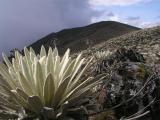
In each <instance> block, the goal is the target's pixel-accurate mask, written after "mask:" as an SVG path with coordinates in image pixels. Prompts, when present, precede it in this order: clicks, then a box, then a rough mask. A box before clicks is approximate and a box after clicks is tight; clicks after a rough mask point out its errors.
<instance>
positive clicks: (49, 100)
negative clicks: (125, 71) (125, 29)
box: [0, 46, 102, 120]
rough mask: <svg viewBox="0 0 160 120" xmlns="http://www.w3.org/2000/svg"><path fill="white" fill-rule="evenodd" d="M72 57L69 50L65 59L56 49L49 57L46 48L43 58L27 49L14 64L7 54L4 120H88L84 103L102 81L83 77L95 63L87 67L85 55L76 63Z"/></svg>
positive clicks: (1, 102)
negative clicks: (86, 119)
mask: <svg viewBox="0 0 160 120" xmlns="http://www.w3.org/2000/svg"><path fill="white" fill-rule="evenodd" d="M69 53H70V50H69V49H68V50H67V51H66V52H65V54H64V56H63V57H62V58H61V57H60V56H59V54H58V51H57V49H56V48H55V49H54V50H53V51H52V49H51V48H49V51H48V54H47V52H46V50H45V48H44V47H43V46H42V47H41V51H40V54H39V55H36V54H35V52H34V51H33V49H32V48H31V49H30V50H28V49H27V48H24V56H22V55H21V54H20V53H19V52H18V51H16V52H15V58H13V59H12V62H10V61H9V60H8V58H7V56H6V55H4V54H3V58H4V61H5V64H4V63H1V64H0V74H1V75H2V76H3V79H0V88H1V92H0V106H1V108H2V110H1V111H0V118H1V119H13V118H19V119H29V120H30V119H36V118H38V119H41V120H49V119H52V120H56V119H65V120H67V119H69V120H74V117H73V116H72V115H77V117H78V115H81V116H80V117H81V118H82V119H83V120H85V118H84V116H85V115H86V114H87V107H86V106H87V104H86V105H83V104H82V103H83V102H82V101H83V100H85V99H84V97H85V96H86V95H87V94H88V93H89V91H90V89H91V88H92V87H94V86H95V85H97V84H98V83H99V82H100V81H101V79H102V78H101V79H99V80H97V78H93V77H87V78H86V77H83V76H84V73H85V71H86V69H87V68H88V67H89V64H90V62H91V60H92V59H90V60H89V61H88V62H87V63H85V65H84V61H85V59H84V58H81V54H79V55H78V56H77V58H75V59H72V58H71V57H69ZM82 65H83V66H84V67H82ZM80 101H81V102H80ZM88 104H89V103H88ZM92 105H94V104H93V103H92V104H89V105H88V106H90V107H91V106H92ZM76 111H78V112H77V113H76ZM72 113H73V114H72Z"/></svg>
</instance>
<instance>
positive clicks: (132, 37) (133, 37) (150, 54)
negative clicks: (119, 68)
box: [83, 26, 160, 62]
mask: <svg viewBox="0 0 160 120" xmlns="http://www.w3.org/2000/svg"><path fill="white" fill-rule="evenodd" d="M121 47H126V48H134V49H137V51H138V52H140V53H142V54H143V55H144V57H146V58H149V61H150V62H158V61H159V62H160V26H158V27H153V28H148V29H143V30H139V31H135V32H132V33H129V34H125V35H122V36H119V37H116V38H113V39H109V40H107V41H105V42H102V43H100V44H97V45H95V46H93V47H92V48H91V50H90V51H92V52H93V53H95V52H96V51H105V50H110V51H115V50H117V49H118V48H121ZM83 52H84V54H85V56H88V55H90V53H89V52H88V50H84V51H83Z"/></svg>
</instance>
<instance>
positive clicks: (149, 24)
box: [124, 16, 160, 28]
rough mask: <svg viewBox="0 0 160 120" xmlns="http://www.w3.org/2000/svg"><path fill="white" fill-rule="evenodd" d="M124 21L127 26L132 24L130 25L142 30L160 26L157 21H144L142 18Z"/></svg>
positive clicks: (130, 18) (131, 18)
mask: <svg viewBox="0 0 160 120" xmlns="http://www.w3.org/2000/svg"><path fill="white" fill-rule="evenodd" d="M124 21H125V23H126V24H130V25H133V26H137V27H140V28H150V27H154V26H158V25H160V22H155V21H151V20H142V18H140V17H139V16H137V17H129V18H127V19H126V20H124Z"/></svg>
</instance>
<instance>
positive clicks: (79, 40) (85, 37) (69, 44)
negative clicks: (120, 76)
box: [28, 21, 140, 53]
mask: <svg viewBox="0 0 160 120" xmlns="http://www.w3.org/2000/svg"><path fill="white" fill-rule="evenodd" d="M139 29H140V28H137V27H133V26H130V25H127V24H123V23H119V22H114V21H103V22H98V23H94V24H91V25H88V26H84V27H77V28H71V29H64V30H62V31H60V32H57V33H51V34H49V35H47V36H46V37H44V38H42V39H40V40H38V41H36V42H35V43H33V44H31V45H30V46H28V47H32V48H33V49H34V50H35V51H36V52H37V53H38V52H39V51H40V47H41V45H44V46H45V47H46V48H48V47H49V46H51V47H54V44H55V43H56V46H57V47H58V49H59V51H60V53H63V52H64V51H65V50H66V49H67V48H71V50H72V52H77V51H80V50H84V49H86V48H88V47H89V45H88V44H90V45H91V46H93V45H95V44H98V43H101V42H104V41H106V40H109V39H111V38H114V37H118V36H120V35H124V34H126V33H130V32H133V31H136V30H139Z"/></svg>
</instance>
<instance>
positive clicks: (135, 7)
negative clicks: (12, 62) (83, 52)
mask: <svg viewBox="0 0 160 120" xmlns="http://www.w3.org/2000/svg"><path fill="white" fill-rule="evenodd" d="M159 6H160V0H0V53H1V52H4V53H7V54H9V51H10V50H11V49H14V48H19V49H22V48H23V47H24V46H27V45H29V44H31V43H33V42H35V41H37V40H38V39H40V38H41V37H44V36H46V35H47V34H49V33H52V32H57V31H60V30H62V29H65V28H73V27H79V26H85V25H88V24H91V23H95V22H99V21H108V20H112V21H119V22H123V23H126V24H130V25H133V26H137V27H141V28H148V27H152V26H157V25H160V7H159ZM0 56H1V55H0ZM0 58H1V57H0Z"/></svg>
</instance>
